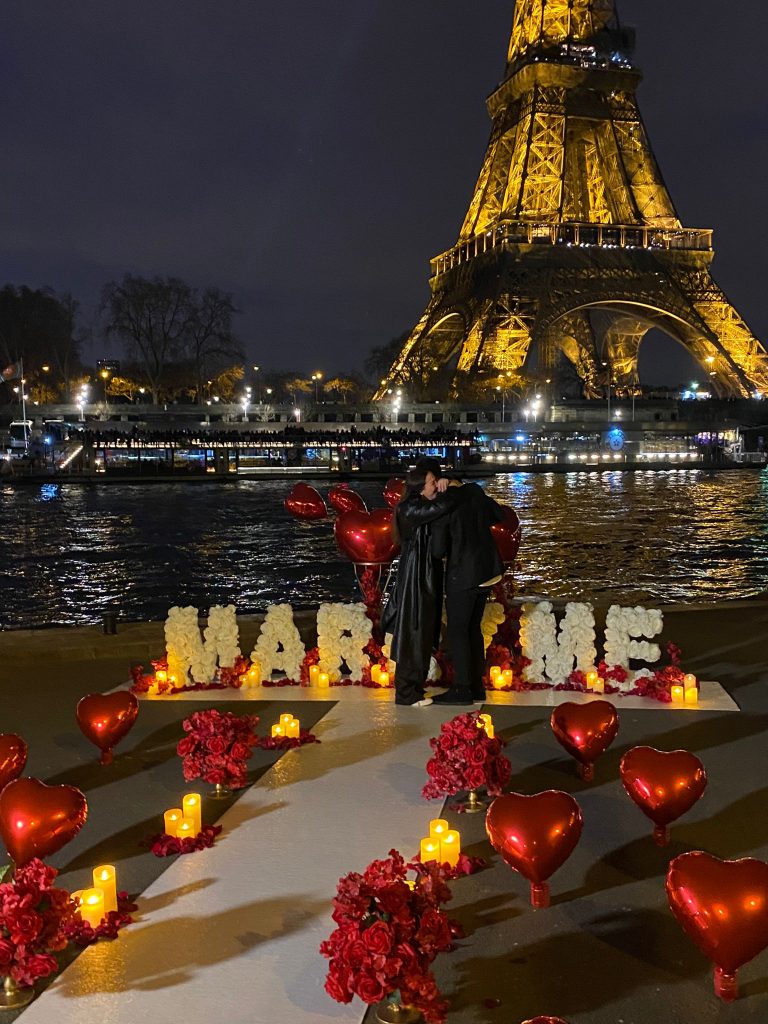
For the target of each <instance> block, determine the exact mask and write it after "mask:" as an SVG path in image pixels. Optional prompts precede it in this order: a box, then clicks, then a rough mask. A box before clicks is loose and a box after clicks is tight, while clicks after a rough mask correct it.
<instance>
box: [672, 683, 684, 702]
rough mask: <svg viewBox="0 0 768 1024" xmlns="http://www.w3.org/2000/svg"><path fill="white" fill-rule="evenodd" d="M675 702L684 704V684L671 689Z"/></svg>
mask: <svg viewBox="0 0 768 1024" xmlns="http://www.w3.org/2000/svg"><path fill="white" fill-rule="evenodd" d="M670 693H671V695H672V703H673V704H682V703H683V701H684V700H685V690H684V688H683V687H682V686H673V687H672V688H671V690H670Z"/></svg>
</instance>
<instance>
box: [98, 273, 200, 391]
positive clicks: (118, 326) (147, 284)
mask: <svg viewBox="0 0 768 1024" xmlns="http://www.w3.org/2000/svg"><path fill="white" fill-rule="evenodd" d="M191 304H192V291H191V289H190V288H189V285H187V284H186V283H185V282H184V281H181V280H179V279H178V278H175V277H168V278H162V277H155V278H153V279H152V280H151V281H150V280H147V279H146V278H144V277H133V276H132V275H131V274H126V275H125V277H124V278H123V280H122V282H121V283H120V284H118V283H117V282H115V281H110V282H109V284H107V285H105V287H104V291H103V294H102V303H101V308H102V311H103V312H104V313H105V314H106V317H107V323H106V332H107V334H108V335H114V336H115V337H118V338H119V339H120V340H121V341H122V342H123V344H124V345H125V346H126V349H127V350H128V352H129V353H130V354H131V355H133V356H134V357H135V358H136V360H137V362H138V363H139V364H140V366H141V370H142V373H143V374H144V375H145V377H146V381H147V384H148V386H149V389H150V391H151V392H152V401H153V402H154V403H155V404H157V402H158V401H159V397H160V389H161V388H162V386H163V383H164V380H165V377H166V373H167V370H168V366H169V364H170V363H172V362H173V360H174V359H177V358H178V357H179V356H181V355H182V354H183V351H184V348H185V345H186V344H187V343H188V341H189V337H190V329H191V322H190V319H191V318H190V308H191Z"/></svg>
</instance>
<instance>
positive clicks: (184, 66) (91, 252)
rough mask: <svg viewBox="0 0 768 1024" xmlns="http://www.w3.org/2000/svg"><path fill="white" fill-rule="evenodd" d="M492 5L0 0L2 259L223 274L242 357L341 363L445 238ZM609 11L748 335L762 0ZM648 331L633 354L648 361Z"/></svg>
mask: <svg viewBox="0 0 768 1024" xmlns="http://www.w3.org/2000/svg"><path fill="white" fill-rule="evenodd" d="M512 7H513V4H512V0H473V2H471V3H470V2H467V0H324V2H322V3H320V2H317V0H279V2H275V3H265V2H263V0H74V2H72V3H66V4H62V3H60V2H55V3H54V2H53V0H48V2H42V0H6V3H5V4H4V12H3V28H2V34H1V35H0V104H1V107H2V118H1V119H0V123H1V124H2V148H1V149H0V176H1V180H2V187H0V281H1V282H6V281H9V282H13V283H16V284H21V283H26V284H29V285H32V286H39V285H50V286H52V287H54V288H56V289H61V290H64V289H66V290H70V291H72V292H73V293H74V294H75V296H76V297H78V298H79V299H80V301H81V302H82V306H83V319H84V321H88V320H89V319H90V318H91V317H92V316H93V314H94V310H95V307H96V303H97V299H98V294H99V290H100V288H101V285H102V284H103V283H104V282H105V281H106V280H108V279H110V278H113V277H120V276H122V274H123V273H124V272H125V271H126V270H129V271H131V272H133V273H137V274H144V275H154V274H174V275H178V276H180V277H183V278H186V279H188V280H189V281H191V282H192V283H195V284H199V285H206V284H216V285H219V286H220V287H222V288H225V289H227V290H230V291H232V292H234V293H235V296H236V299H237V302H238V304H239V306H240V307H241V308H242V310H243V315H242V317H241V318H240V319H239V331H240V334H241V336H242V338H243V340H244V342H245V344H246V346H247V349H248V351H249V352H250V353H251V355H252V357H253V359H254V360H258V361H259V362H260V363H261V364H262V365H265V366H293V367H296V368H297V369H301V370H304V371H308V372H311V371H312V370H314V369H324V370H326V371H331V370H336V369H342V368H344V367H349V368H353V367H355V366H358V365H359V364H360V363H361V362H362V359H363V357H364V355H365V353H366V351H367V350H368V349H369V348H370V347H371V346H372V345H374V344H378V343H382V342H385V341H387V340H388V339H389V338H391V337H392V336H394V335H396V334H398V333H400V332H401V331H402V330H404V329H405V328H407V327H408V326H410V325H411V323H412V322H413V321H414V320H415V319H416V318H417V317H418V315H419V314H420V312H421V310H422V308H423V306H424V304H425V302H426V300H427V296H428V289H427V281H426V279H427V268H428V259H429V257H430V256H432V255H434V254H436V253H437V252H439V251H441V250H442V249H444V248H447V247H448V246H450V245H451V244H452V243H453V242H454V241H455V238H456V234H457V232H458V228H459V225H460V223H461V221H462V219H463V216H464V212H465V210H466V206H467V203H468V201H469V197H470V193H471V190H472V186H473V184H474V180H475V177H476V175H477V172H478V169H479V166H480V162H481V159H482V156H483V152H484V148H485V144H486V141H487V136H488V129H489V121H488V118H487V115H486V112H485V108H484V98H485V96H486V94H487V93H488V92H490V91H491V89H492V88H493V86H494V85H495V84H496V82H497V81H498V80H499V78H500V75H501V72H502V69H503V63H504V56H505V53H506V45H507V39H508V35H509V29H510V25H511V17H512ZM620 14H621V16H622V18H623V20H624V21H625V22H626V23H628V24H633V25H635V26H636V28H637V30H638V54H637V58H638V62H639V63H640V65H641V67H643V69H644V70H645V73H646V80H645V83H644V84H643V86H642V88H641V92H640V98H641V103H642V109H643V112H644V115H645V118H646V121H647V124H648V127H649V130H650V133H651V138H652V141H653V144H654V147H655V150H656V154H657V156H658V158H659V161H660V163H661V167H662V171H663V173H664V175H665V177H666V180H667V184H668V185H669V187H670V189H671V191H672V195H673V199H674V200H675V202H676V204H677V207H678V211H679V213H680V215H681V217H682V219H683V221H684V223H686V224H687V225H690V226H695V227H699V226H702V227H703V226H711V227H714V228H715V231H716V235H715V239H716V248H717V257H716V260H715V271H716V274H717V277H718V279H719V281H720V282H721V284H722V285H723V286H724V287H725V288H726V290H727V291H728V293H729V294H730V296H731V297H732V299H733V301H734V302H735V303H736V304H737V305H738V307H739V308H740V310H741V311H742V313H743V314H744V315H745V316H746V318H747V319H748V321H749V322H750V323H751V325H752V327H753V329H755V330H756V331H757V332H758V334H760V335H761V336H765V335H766V334H768V308H767V304H766V284H765V281H764V278H765V271H764V265H765V257H764V248H765V239H766V238H767V237H768V213H767V212H766V200H765V197H764V185H763V181H764V180H765V177H766V167H768V131H766V88H765V85H764V81H765V57H764V53H763V48H764V46H765V28H766V18H765V6H764V0H740V2H739V3H738V4H733V3H731V4H727V3H723V2H722V0H624V2H623V3H620ZM760 25H762V26H763V29H762V30H761V29H760ZM671 346H673V343H672V342H669V343H668V345H659V344H658V343H654V344H653V346H652V348H649V350H648V353H646V354H645V356H644V362H645V363H646V364H648V361H649V359H650V360H652V361H653V364H654V368H655V370H656V376H658V375H659V373H660V371H661V370H662V369H664V370H669V372H674V371H675V369H676V367H677V364H676V363H670V364H669V366H667V362H669V361H668V360H665V357H664V350H665V349H667V350H670V347H671ZM96 354H97V355H98V354H100V353H98V352H97V353H96ZM681 365H682V364H681Z"/></svg>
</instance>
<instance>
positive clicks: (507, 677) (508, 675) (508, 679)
mask: <svg viewBox="0 0 768 1024" xmlns="http://www.w3.org/2000/svg"><path fill="white" fill-rule="evenodd" d="M513 679H514V673H513V672H512V669H511V668H505V669H504V671H503V672H502V673H501V682H502V684H503V685H504V686H511V685H512V680H513Z"/></svg>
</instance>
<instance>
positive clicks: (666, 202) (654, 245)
mask: <svg viewBox="0 0 768 1024" xmlns="http://www.w3.org/2000/svg"><path fill="white" fill-rule="evenodd" d="M633 49H634V32H633V31H632V30H631V29H627V28H625V27H622V26H621V25H620V23H619V20H618V16H617V13H616V8H615V3H614V0H517V3H516V6H515V13H514V20H513V26H512V36H511V40H510V44H509V51H508V55H507V65H506V72H505V75H504V79H503V81H502V82H501V84H500V85H499V86H498V88H497V89H496V90H495V91H494V92H493V93H492V94H491V95H490V97H489V98H488V101H487V106H488V111H489V114H490V116H491V118H492V121H493V126H492V129H491V137H490V141H489V143H488V149H487V151H486V154H485V160H484V161H483V166H482V170H481V171H480V176H479V178H478V181H477V185H476V186H475V191H474V194H473V197H472V202H471V203H470V206H469V211H468V212H467V215H466V217H465V219H464V223H463V225H462V227H461V232H460V234H459V238H458V241H457V243H456V245H454V246H453V247H452V248H451V249H448V250H447V251H446V252H443V253H441V254H440V255H439V256H436V257H435V258H434V259H433V260H432V261H431V277H430V287H431V291H432V297H431V299H430V302H429V304H428V306H427V308H426V310H425V311H424V314H423V316H422V317H421V319H420V320H419V322H418V323H417V324H416V326H415V327H414V328H413V330H412V331H411V333H410V335H409V337H408V340H407V341H406V342H405V344H404V346H403V348H402V350H401V352H400V354H399V356H398V357H397V359H396V360H395V363H394V365H393V366H392V369H391V370H390V372H389V374H388V375H387V377H386V379H385V380H383V381H382V382H381V387H380V388H379V390H378V392H377V395H376V397H377V398H382V397H384V395H386V393H387V389H388V388H391V387H392V386H393V385H405V386H408V390H409V392H410V393H411V397H413V398H415V399H417V400H434V399H445V398H459V399H462V398H463V399H472V398H474V399H477V398H479V397H482V396H483V395H486V396H487V395H488V394H489V392H491V391H492V390H493V389H496V390H499V389H501V388H504V389H506V388H507V387H513V388H514V386H515V381H517V382H518V383H519V382H521V380H522V378H521V375H522V374H525V375H527V376H528V378H529V379H530V378H531V377H532V378H533V379H539V380H543V379H544V378H545V377H547V378H549V379H554V378H555V376H556V375H559V374H561V373H563V372H564V371H565V370H566V369H568V364H570V374H571V376H573V371H574V370H575V372H576V374H577V375H578V378H580V380H581V383H582V386H583V392H584V394H585V395H586V396H587V397H598V396H599V395H601V394H604V393H605V392H604V389H605V387H606V385H607V386H608V387H614V388H615V390H616V393H618V394H622V393H623V394H634V393H635V392H636V389H637V386H638V383H639V380H638V371H637V360H638V352H639V348H640V344H641V342H642V340H643V338H644V337H645V335H646V333H647V332H648V331H649V330H650V329H651V328H654V327H655V328H660V329H661V330H662V331H664V332H665V333H666V334H667V335H668V336H670V337H672V338H674V339H676V341H677V342H679V343H680V344H682V345H683V346H684V347H685V348H686V349H687V350H688V352H689V353H690V354H691V355H692V356H693V357H694V358H695V359H696V360H697V361H698V362H699V364H700V365H701V367H702V369H703V371H704V373H705V374H706V375H708V378H709V382H710V386H711V390H712V391H713V392H714V393H716V394H718V395H732V396H747V395H751V394H753V393H755V392H761V393H762V392H768V354H767V353H766V352H765V350H764V349H763V347H762V346H761V345H760V343H759V342H758V341H757V339H756V338H755V337H754V335H753V334H752V332H751V331H750V329H749V327H748V326H747V325H746V323H745V322H744V320H743V319H742V317H741V316H740V315H739V314H738V312H737V311H736V310H735V309H734V307H733V306H732V305H731V304H730V302H729V301H728V299H727V297H726V296H725V294H724V293H723V291H722V289H721V288H720V287H719V286H718V285H717V283H716V282H715V280H714V279H713V277H712V276H711V274H710V269H709V268H710V264H711V262H712V259H713V256H714V251H713V248H712V231H711V230H707V229H699V228H687V227H683V226H682V224H681V222H680V220H679V218H678V216H677V213H676V212H675V208H674V206H673V204H672V200H671V198H670V195H669V193H668V191H667V189H666V186H665V185H664V181H663V179H662V176H661V173H660V171H659V168H658V165H657V163H656V160H655V158H654V155H653V151H652V149H651V146H650V142H649V140H648V136H647V134H646V131H645V127H644V125H643V121H642V117H641V115H640V111H639V109H638V105H637V100H636V97H635V93H636V90H637V87H638V85H639V83H640V79H641V73H640V72H639V70H638V69H637V68H636V67H635V66H634V65H633V63H632V53H633Z"/></svg>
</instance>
